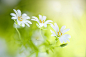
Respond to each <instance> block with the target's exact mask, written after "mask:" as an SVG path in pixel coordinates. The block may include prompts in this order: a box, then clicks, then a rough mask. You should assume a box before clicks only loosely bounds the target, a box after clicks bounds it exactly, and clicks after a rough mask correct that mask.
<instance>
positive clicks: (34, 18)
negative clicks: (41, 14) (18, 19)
mask: <svg viewBox="0 0 86 57" xmlns="http://www.w3.org/2000/svg"><path fill="white" fill-rule="evenodd" d="M32 18H33V19H31V20H34V21H37V22H38V23H39V20H38V18H37V17H35V16H32Z"/></svg>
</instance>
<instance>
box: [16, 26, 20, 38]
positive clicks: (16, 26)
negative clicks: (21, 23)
mask: <svg viewBox="0 0 86 57" xmlns="http://www.w3.org/2000/svg"><path fill="white" fill-rule="evenodd" d="M16 31H17V32H18V35H19V38H20V39H21V34H20V32H19V30H18V29H17V24H16Z"/></svg>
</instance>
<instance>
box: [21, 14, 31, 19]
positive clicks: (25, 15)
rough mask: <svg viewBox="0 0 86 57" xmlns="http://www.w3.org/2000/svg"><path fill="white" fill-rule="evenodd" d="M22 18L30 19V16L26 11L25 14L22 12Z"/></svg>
mask: <svg viewBox="0 0 86 57" xmlns="http://www.w3.org/2000/svg"><path fill="white" fill-rule="evenodd" d="M22 18H23V19H30V17H29V16H27V14H25V13H24V14H22Z"/></svg>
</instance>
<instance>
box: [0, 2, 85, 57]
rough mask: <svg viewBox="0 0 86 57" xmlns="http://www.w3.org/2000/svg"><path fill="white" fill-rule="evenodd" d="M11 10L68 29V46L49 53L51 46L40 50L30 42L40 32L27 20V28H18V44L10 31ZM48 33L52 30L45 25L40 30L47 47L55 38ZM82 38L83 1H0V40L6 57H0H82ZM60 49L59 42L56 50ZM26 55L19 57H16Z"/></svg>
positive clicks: (15, 32) (13, 30)
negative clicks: (3, 44) (36, 32)
mask: <svg viewBox="0 0 86 57" xmlns="http://www.w3.org/2000/svg"><path fill="white" fill-rule="evenodd" d="M13 9H16V10H17V9H20V10H21V11H22V13H26V14H27V15H28V16H30V17H32V16H37V17H38V15H39V14H41V15H45V16H47V19H49V20H52V21H53V23H57V25H58V26H59V27H60V28H61V27H62V26H63V25H65V26H66V27H67V28H70V31H68V32H67V33H68V34H70V35H71V38H70V42H68V45H67V46H65V47H63V48H60V47H55V48H53V50H52V51H53V52H52V51H51V50H49V48H51V46H50V45H48V43H47V42H46V43H43V44H41V45H40V46H39V47H37V46H35V45H34V43H33V42H32V41H31V38H32V35H33V34H34V32H35V31H36V30H40V29H39V28H38V27H37V26H36V22H34V21H32V20H30V21H31V22H32V24H31V25H30V27H27V26H26V27H24V28H23V27H21V28H18V30H19V32H20V33H21V37H22V40H19V35H18V33H17V31H16V29H15V28H14V27H13V24H14V21H13V20H12V19H11V16H10V13H13ZM50 29H52V28H51V26H50V25H48V27H47V30H42V34H43V36H44V37H45V38H46V39H48V40H49V42H50V44H55V42H54V41H55V37H53V36H51V32H50ZM85 34H86V0H0V38H1V39H0V40H1V41H2V43H3V42H4V41H3V40H2V39H4V40H5V41H6V45H7V46H6V47H7V49H6V52H5V53H6V54H5V55H6V56H5V55H4V56H2V57H7V56H8V57H17V55H16V54H18V53H19V54H21V53H22V54H24V53H25V54H26V55H27V56H28V57H29V56H30V57H31V56H32V57H36V56H39V57H42V55H44V56H45V55H47V54H48V55H47V57H85V54H86V53H85V49H86V48H85V45H86V35H85ZM60 45H61V43H60V41H59V40H58V41H57V46H60ZM61 46H62V45H61ZM3 47H4V46H3ZM0 50H1V49H0ZM27 51H28V52H27ZM39 51H40V52H39ZM43 52H45V53H43ZM27 53H28V54H27ZM46 53H47V54H46ZM37 54H38V55H37ZM26 55H18V57H19V56H20V57H21V56H22V57H23V56H26ZM0 56H1V54H0Z"/></svg>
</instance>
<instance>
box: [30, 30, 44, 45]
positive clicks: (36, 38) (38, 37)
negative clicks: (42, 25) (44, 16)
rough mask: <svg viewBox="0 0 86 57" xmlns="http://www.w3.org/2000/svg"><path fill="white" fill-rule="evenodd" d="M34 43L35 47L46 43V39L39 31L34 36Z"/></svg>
mask: <svg viewBox="0 0 86 57" xmlns="http://www.w3.org/2000/svg"><path fill="white" fill-rule="evenodd" d="M31 39H32V42H33V43H34V44H35V45H40V44H42V43H43V42H44V39H43V37H42V35H41V34H40V31H39V30H36V31H35V32H34V34H33V35H32V38H31Z"/></svg>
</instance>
